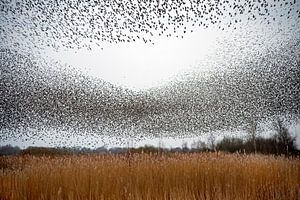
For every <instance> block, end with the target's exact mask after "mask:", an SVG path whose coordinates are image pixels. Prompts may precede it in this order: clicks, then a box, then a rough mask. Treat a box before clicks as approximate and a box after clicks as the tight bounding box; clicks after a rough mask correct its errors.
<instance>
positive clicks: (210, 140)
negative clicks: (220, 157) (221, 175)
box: [208, 132, 216, 151]
mask: <svg viewBox="0 0 300 200" xmlns="http://www.w3.org/2000/svg"><path fill="white" fill-rule="evenodd" d="M208 144H209V145H210V148H211V149H212V150H214V151H216V137H215V135H214V134H213V133H212V132H211V133H210V134H209V137H208Z"/></svg>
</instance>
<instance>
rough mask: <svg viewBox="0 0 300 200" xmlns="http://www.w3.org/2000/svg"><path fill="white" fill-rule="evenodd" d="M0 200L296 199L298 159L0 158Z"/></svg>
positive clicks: (180, 156)
mask: <svg viewBox="0 0 300 200" xmlns="http://www.w3.org/2000/svg"><path fill="white" fill-rule="evenodd" d="M0 168H2V169H1V170H0V199H222V200H223V199H230V200H232V199H260V200H263V199H289V200H293V199H295V200H297V199H300V190H299V188H300V159H299V158H285V157H275V156H263V155H238V154H222V153H195V154H179V153H174V154H127V155H81V156H70V155H69V156H52V157H47V156H39V157H35V156H18V157H1V158H0Z"/></svg>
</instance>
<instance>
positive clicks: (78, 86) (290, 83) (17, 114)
mask: <svg viewBox="0 0 300 200" xmlns="http://www.w3.org/2000/svg"><path fill="white" fill-rule="evenodd" d="M281 18H286V19H289V18H293V20H296V21H299V19H300V8H299V3H298V2H297V1H296V0H272V1H266V0H253V1H250V0H245V1H242V0H214V1H210V0H157V1H148V0H126V1H121V0H105V1H88V0H86V1H71V0H65V1H58V0H57V1H52V0H45V1H22V0H15V1H12V0H2V1H1V2H0V24H1V26H0V40H1V43H0V56H1V59H0V64H1V69H0V76H1V79H0V139H1V140H3V141H9V140H10V139H11V138H18V137H20V138H25V140H30V139H36V140H38V139H39V138H43V137H44V136H43V134H46V138H47V137H48V138H50V136H51V137H52V136H53V137H55V138H53V139H51V140H48V141H47V142H48V143H49V142H50V143H53V145H55V144H57V143H60V142H66V141H67V139H65V140H61V139H60V138H62V137H63V138H72V137H74V138H77V140H78V141H77V143H79V144H80V143H82V144H83V145H86V141H87V140H90V139H89V138H91V135H93V134H94V135H95V137H97V136H103V135H106V136H108V138H109V137H115V138H120V140H122V139H124V138H127V137H133V138H135V139H143V138H144V137H152V138H153V137H160V135H165V136H170V137H182V136H183V137H185V136H188V134H189V133H202V132H209V131H216V130H229V129H231V128H236V127H238V126H239V125H240V124H241V123H248V122H249V120H250V121H251V120H253V119H256V120H262V119H263V118H267V117H272V116H275V115H281V114H286V113H289V114H291V115H293V116H294V115H296V116H299V114H300V113H299V110H300V108H299V106H300V105H299V102H300V99H299V95H298V94H299V93H300V85H299V82H300V81H299V80H298V79H299V77H300V65H299V63H300V58H299V55H300V53H299V50H300V47H299V41H298V42H296V43H295V44H293V45H294V46H292V47H291V46H285V47H284V51H285V52H284V53H283V54H280V53H279V54H278V53H276V54H275V53H274V55H273V58H271V57H269V58H268V59H269V60H268V59H267V60H264V58H263V57H259V58H258V60H259V62H260V63H248V65H246V66H244V67H241V68H240V69H233V70H231V71H227V72H226V73H223V72H220V73H215V74H214V76H211V77H210V78H208V79H205V78H204V79H202V78H200V79H197V80H196V81H193V80H186V81H185V82H175V83H174V84H170V85H169V86H168V87H164V88H157V89H154V90H151V91H144V92H141V93H136V92H133V91H130V90H128V89H124V88H119V87H116V86H113V85H111V84H109V83H106V82H104V81H101V80H95V79H93V78H91V77H87V76H85V75H82V74H80V73H79V72H78V73H74V70H69V69H63V70H61V69H54V68H55V67H54V68H50V67H49V66H47V65H46V64H45V65H43V66H42V65H41V62H37V63H36V62H34V61H33V60H31V59H32V57H31V56H29V57H26V56H24V55H23V54H22V53H20V52H21V50H22V49H23V50H25V51H26V52H27V53H28V54H29V55H30V53H33V52H34V53H36V52H37V51H39V50H42V49H43V48H47V47H51V48H54V49H59V48H68V49H80V48H88V49H91V48H93V47H94V46H95V45H98V46H100V47H102V46H104V45H103V44H105V43H120V42H135V41H138V40H140V41H143V42H145V43H154V42H155V41H154V40H153V38H154V37H153V36H155V35H156V36H165V37H179V38H182V37H184V35H185V34H187V33H189V32H193V31H197V30H199V29H202V28H209V27H214V28H218V29H221V30H225V29H236V28H239V25H242V24H243V23H244V22H247V21H253V20H254V21H255V20H257V21H263V22H264V23H266V24H269V23H272V22H274V21H277V20H280V19H281ZM244 25H245V24H243V26H244ZM296 26H297V25H296ZM298 26H299V25H298ZM298 28H299V27H298ZM297 39H299V36H298V37H297V38H296V40H297ZM33 57H34V56H33ZM279 61H280V62H279ZM294 61H295V62H294ZM53 65H54V66H56V65H57V66H58V64H57V63H54V64H53ZM257 65H261V66H265V67H253V66H257ZM247 66H248V68H247ZM55 131H57V132H58V133H63V134H57V135H55V134H49V132H51V133H53V132H55ZM47 134H49V135H47ZM82 138H83V139H84V138H87V140H83V139H82ZM62 145H66V143H63V144H62ZM93 145H95V146H97V145H99V144H98V141H94V143H93Z"/></svg>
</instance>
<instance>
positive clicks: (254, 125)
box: [246, 118, 258, 153]
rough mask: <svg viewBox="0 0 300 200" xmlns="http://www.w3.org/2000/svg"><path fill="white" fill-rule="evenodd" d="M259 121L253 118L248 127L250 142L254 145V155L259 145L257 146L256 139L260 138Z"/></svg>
mask: <svg viewBox="0 0 300 200" xmlns="http://www.w3.org/2000/svg"><path fill="white" fill-rule="evenodd" d="M257 129H258V120H256V119H255V118H253V119H252V120H251V121H250V123H249V124H248V125H247V128H246V131H247V133H248V135H249V137H250V141H251V142H252V144H253V150H254V153H256V152H257V145H256V139H257V137H258V131H257Z"/></svg>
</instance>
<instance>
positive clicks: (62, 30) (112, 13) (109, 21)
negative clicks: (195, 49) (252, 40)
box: [0, 0, 300, 49]
mask: <svg viewBox="0 0 300 200" xmlns="http://www.w3.org/2000/svg"><path fill="white" fill-rule="evenodd" d="M290 17H294V18H297V19H298V20H299V18H300V8H299V4H298V2H297V1H296V0H274V1H273V0H272V1H267V0H243V1H242V0H213V1H211V0H157V1H148V0H125V1H123V0H104V1H90V0H85V1H71V0H64V1H58V0H56V1H52V0H45V1H24V0H14V1H11V0H3V1H1V2H0V23H1V27H0V39H1V41H6V42H7V43H8V44H9V45H11V46H12V45H16V46H17V48H20V46H21V47H24V46H29V47H30V48H32V47H34V48H45V47H47V46H50V47H53V48H56V49H58V48H60V47H66V48H76V49H77V48H88V49H90V48H92V47H93V46H95V45H98V46H100V47H102V46H103V43H106V42H109V43H120V42H135V41H137V40H141V41H143V42H145V43H154V42H155V41H154V40H153V36H154V35H158V36H161V35H164V36H166V37H171V36H172V37H180V38H181V37H184V35H185V34H186V33H188V32H193V31H196V30H197V29H198V28H200V29H201V28H208V27H215V28H219V29H222V30H224V29H227V28H233V29H236V28H237V27H238V26H239V24H241V23H242V22H245V21H254V20H257V21H265V22H267V23H271V22H272V21H276V20H280V19H279V18H290ZM24 41H26V42H27V44H24Z"/></svg>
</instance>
